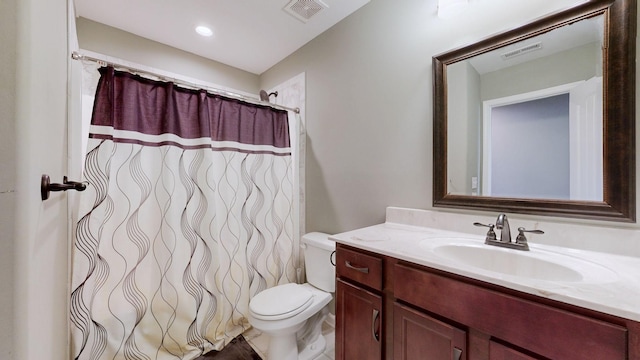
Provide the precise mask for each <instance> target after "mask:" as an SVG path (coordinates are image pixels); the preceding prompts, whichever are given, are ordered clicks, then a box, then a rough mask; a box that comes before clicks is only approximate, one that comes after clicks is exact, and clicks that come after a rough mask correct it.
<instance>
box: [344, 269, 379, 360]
mask: <svg viewBox="0 0 640 360" xmlns="http://www.w3.org/2000/svg"><path fill="white" fill-rule="evenodd" d="M381 310H382V297H380V296H379V295H376V294H374V293H371V292H369V291H366V290H364V289H361V288H359V287H356V286H353V285H351V284H349V283H346V282H344V281H342V280H340V279H338V280H337V287H336V360H354V359H363V360H376V359H381V356H382V355H381V354H382V346H381V342H380V341H381V339H382V334H381V333H380V332H381V331H380V329H381V328H382V313H381Z"/></svg>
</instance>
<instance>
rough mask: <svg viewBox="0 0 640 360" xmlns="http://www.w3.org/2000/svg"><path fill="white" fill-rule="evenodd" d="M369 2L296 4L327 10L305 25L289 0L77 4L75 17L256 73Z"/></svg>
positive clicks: (93, 0)
mask: <svg viewBox="0 0 640 360" xmlns="http://www.w3.org/2000/svg"><path fill="white" fill-rule="evenodd" d="M368 2H369V0H346V1H345V0H297V5H298V6H302V7H303V8H304V7H305V6H312V7H313V6H317V5H326V6H327V7H326V8H323V9H322V10H320V11H318V12H316V13H315V15H313V16H311V17H309V19H308V20H307V21H306V22H303V21H302V20H299V19H298V18H296V17H294V16H293V15H291V14H289V13H288V12H286V11H285V10H284V8H285V7H287V5H289V3H290V0H110V1H104V0H75V7H76V9H75V10H76V15H77V16H80V17H84V18H87V19H90V20H93V21H96V22H99V23H103V24H105V25H109V26H112V27H115V28H118V29H121V30H124V31H127V32H130V33H133V34H136V35H138V36H141V37H144V38H147V39H151V40H154V41H157V42H160V43H163V44H166V45H169V46H172V47H175V48H178V49H181V50H184V51H187V52H190V53H193V54H197V55H200V56H203V57H205V58H208V59H211V60H215V61H218V62H221V63H224V64H227V65H230V66H233V67H236V68H239V69H242V70H245V71H248V72H251V73H254V74H258V75H259V74H262V73H263V72H264V71H266V70H268V69H269V68H270V67H272V66H273V65H275V64H277V63H278V62H280V61H281V60H283V59H284V58H285V57H287V56H288V55H290V54H292V53H293V52H295V51H296V50H297V49H299V48H300V47H302V46H303V45H304V44H306V43H307V42H309V41H310V40H312V39H313V38H315V37H316V36H318V35H319V34H321V33H323V32H324V31H325V30H327V29H329V28H330V27H332V26H333V25H335V24H336V23H338V22H339V21H340V20H342V19H344V18H345V17H347V16H348V15H350V14H351V13H353V12H354V11H356V10H358V9H359V8H360V7H362V6H363V5H365V4H366V3H368ZM303 10H304V9H303ZM309 13H311V12H309ZM199 25H205V26H208V27H209V28H211V29H212V30H213V33H214V34H213V36H211V37H203V36H201V35H198V34H197V33H196V32H195V27H196V26H199Z"/></svg>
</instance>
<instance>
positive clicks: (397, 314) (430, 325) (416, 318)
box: [393, 303, 467, 360]
mask: <svg viewBox="0 0 640 360" xmlns="http://www.w3.org/2000/svg"><path fill="white" fill-rule="evenodd" d="M466 338H467V337H466V332H465V331H463V330H460V329H458V328H456V327H454V326H451V325H449V324H447V323H444V322H442V321H439V320H436V319H434V318H432V317H430V316H428V315H426V314H424V313H421V312H418V311H416V310H413V309H411V308H408V307H406V306H403V305H400V304H398V303H395V304H394V305H393V341H394V343H393V352H394V354H393V358H394V359H395V360H415V359H425V360H426V359H434V360H435V359H438V360H439V359H443V360H450V359H453V360H462V359H466V358H467V355H466V352H467V351H466Z"/></svg>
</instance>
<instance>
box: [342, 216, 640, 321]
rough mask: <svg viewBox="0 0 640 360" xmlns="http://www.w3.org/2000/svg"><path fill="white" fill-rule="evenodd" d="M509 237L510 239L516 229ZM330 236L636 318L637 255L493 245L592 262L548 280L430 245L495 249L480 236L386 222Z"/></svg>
mask: <svg viewBox="0 0 640 360" xmlns="http://www.w3.org/2000/svg"><path fill="white" fill-rule="evenodd" d="M484 232H485V231H480V232H479V233H481V234H483V233H484ZM512 232H513V230H512ZM498 236H499V235H498ZM513 237H514V238H515V234H514V235H513ZM330 238H331V239H332V240H334V241H336V242H338V243H341V244H345V245H350V246H353V247H356V248H360V249H363V250H368V251H371V252H374V253H378V254H382V255H387V256H391V257H394V258H397V259H401V260H405V261H409V262H412V263H415V264H419V265H424V266H428V267H431V268H434V269H439V270H443V271H447V272H450V273H453V274H458V275H462V276H466V277H469V278H472V279H477V280H482V281H485V282H488V283H492V284H496V285H500V286H504V287H507V288H511V289H514V290H519V291H522V292H525V293H529V294H533V295H538V296H541V297H545V298H549V299H554V300H558V301H562V302H565V303H568V304H572V305H576V306H581V307H584V308H588V309H592V310H596V311H600V312H603V313H606V314H611V315H615V316H619V317H622V318H627V319H631V320H635V321H640V258H637V257H630V256H622V255H613V254H607V253H601V252H594V251H587V250H578V249H571V248H564V247H558V246H551V245H540V244H533V243H529V247H530V249H531V250H530V251H529V252H523V251H520V250H510V249H503V248H497V247H495V248H497V249H500V250H499V251H507V252H509V251H510V252H518V253H526V254H523V255H524V256H532V257H536V258H538V259H551V258H553V259H556V260H557V259H560V260H563V259H567V261H564V264H563V265H565V266H571V267H572V266H573V265H574V263H575V264H578V265H577V266H578V267H579V264H580V263H586V264H592V265H593V266H586V267H583V268H580V269H579V271H580V273H581V274H582V275H583V279H581V280H571V281H549V280H540V279H533V278H528V277H520V276H513V275H509V274H505V273H501V272H496V271H489V270H484V269H482V268H478V267H474V266H470V265H467V264H464V263H460V262H458V261H455V260H451V259H448V258H446V257H443V256H441V255H438V254H436V253H435V252H434V251H433V248H434V246H437V245H442V244H445V243H446V242H447V241H451V242H452V243H455V242H456V239H457V238H460V239H464V241H465V242H466V243H467V244H472V247H476V246H477V247H491V248H494V247H493V246H490V245H484V236H483V235H477V234H476V235H470V234H466V233H459V232H451V231H445V230H439V229H433V228H428V227H420V226H411V225H404V224H398V223H391V222H387V223H384V224H380V225H374V226H370V227H366V228H362V229H357V230H353V231H349V232H344V233H340V234H336V235H333V236H331V237H330ZM479 253H481V252H480V251H479ZM480 255H481V254H480ZM517 255H518V254H516V256H517ZM556 255H557V256H556ZM574 260H575V261H574ZM554 261H555V260H554Z"/></svg>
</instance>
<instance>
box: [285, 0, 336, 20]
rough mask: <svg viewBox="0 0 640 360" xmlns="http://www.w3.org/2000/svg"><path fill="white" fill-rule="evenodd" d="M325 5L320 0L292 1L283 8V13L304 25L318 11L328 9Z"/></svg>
mask: <svg viewBox="0 0 640 360" xmlns="http://www.w3.org/2000/svg"><path fill="white" fill-rule="evenodd" d="M328 7H329V6H327V4H325V3H323V2H322V1H320V0H293V1H291V2H289V3H288V4H287V6H285V7H284V9H283V10H284V11H286V12H287V13H289V15H291V16H293V17H294V18H296V19H298V20H300V21H302V22H303V23H306V22H307V21H309V20H310V19H311V18H312V17H314V16H316V15H317V14H318V13H319V12H320V11H322V10H324V9H326V8H328Z"/></svg>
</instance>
